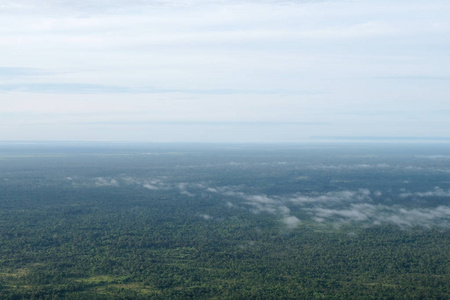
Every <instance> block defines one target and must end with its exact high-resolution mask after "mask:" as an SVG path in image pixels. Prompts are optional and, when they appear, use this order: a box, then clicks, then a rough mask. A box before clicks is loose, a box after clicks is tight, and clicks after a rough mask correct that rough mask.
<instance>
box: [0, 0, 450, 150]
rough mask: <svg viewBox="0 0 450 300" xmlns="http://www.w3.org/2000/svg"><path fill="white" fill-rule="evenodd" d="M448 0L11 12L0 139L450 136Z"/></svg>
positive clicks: (133, 0)
mask: <svg viewBox="0 0 450 300" xmlns="http://www.w3.org/2000/svg"><path fill="white" fill-rule="evenodd" d="M449 49H450V2H449V1H448V0H436V1H429V0H428V1H425V0H409V1H404V0H397V1H387V0H380V1H370V0H354V1H352V0H348V1H347V0H334V1H306V0H305V1H301V0H280V1H271V0H265V1H264V0H261V1H256V0H241V1H237V0H230V1H224V0H208V1H206V0H188V1H181V0H167V1H165V0H153V1H152V0H126V1H125V0H108V1H106V0H85V1H73V0H41V1H32V0H13V1H12V0H0V140H3V141H14V140H20V141H24V140H25V141H27V140H33V141H36V140H37V141H40V140H42V141H136V142H212V143H216V142H236V143H242V142H245V143H247V142H248V143H260V142H282V143H285V142H288V143H291V142H301V141H308V140H311V138H314V137H375V138H380V137H391V138H392V137H415V138H428V139H430V138H431V139H432V138H436V137H441V138H442V137H450V52H449Z"/></svg>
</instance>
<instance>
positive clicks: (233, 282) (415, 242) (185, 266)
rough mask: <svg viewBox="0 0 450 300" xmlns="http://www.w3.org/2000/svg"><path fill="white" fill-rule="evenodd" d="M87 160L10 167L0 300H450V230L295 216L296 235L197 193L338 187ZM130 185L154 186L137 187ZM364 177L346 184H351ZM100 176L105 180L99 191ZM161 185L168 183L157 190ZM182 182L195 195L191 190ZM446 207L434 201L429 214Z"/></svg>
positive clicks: (228, 201) (255, 174) (271, 174)
mask: <svg viewBox="0 0 450 300" xmlns="http://www.w3.org/2000/svg"><path fill="white" fill-rule="evenodd" d="M68 157H70V156H68ZM92 157H93V156H89V155H87V156H86V157H84V158H83V157H81V156H80V155H78V154H77V155H73V156H72V157H70V159H69V158H64V157H61V158H59V160H56V161H55V160H54V159H55V158H33V159H30V160H29V161H28V162H26V163H24V162H23V160H20V159H19V160H16V161H13V160H5V163H4V164H3V165H2V167H1V168H2V174H3V175H2V176H3V177H2V179H1V186H0V188H1V191H2V195H1V199H0V298H2V299H62V298H64V299H449V298H450V259H449V257H450V247H449V246H450V229H448V228H446V227H443V226H431V227H430V226H428V227H422V226H410V227H407V228H406V227H403V228H402V227H399V226H395V225H393V224H391V223H384V224H378V225H373V224H368V223H364V222H359V223H358V222H337V221H336V220H334V219H327V220H325V221H323V222H317V221H314V220H313V219H312V218H311V217H309V218H308V216H310V212H311V210H308V207H306V208H305V207H300V208H298V207H297V208H296V207H294V206H292V207H290V208H291V211H290V213H291V214H292V215H295V216H297V217H299V218H300V219H301V220H302V222H301V223H299V224H297V226H292V227H289V226H286V225H285V224H283V223H282V222H281V221H280V218H281V217H282V216H280V214H279V213H272V212H270V211H269V210H267V211H264V210H262V211H259V212H257V213H255V211H252V210H251V209H249V206H246V204H245V203H244V202H245V201H244V200H239V199H240V198H239V197H241V196H239V195H240V194H238V193H237V192H235V193H234V194H232V195H231V196H228V198H226V197H227V196H226V193H224V194H217V193H210V194H207V193H206V192H205V189H206V187H201V188H202V190H200V187H198V186H199V184H197V186H196V185H195V184H196V182H201V183H202V184H203V185H205V183H211V184H212V183H214V184H215V185H214V186H219V185H221V186H224V183H227V182H228V184H230V182H232V181H238V182H241V183H242V182H244V181H243V180H242V178H243V177H248V178H250V179H248V181H247V182H245V183H246V187H243V188H242V189H244V190H245V191H248V193H253V194H254V193H255V192H256V189H255V187H256V186H259V185H262V184H261V182H266V181H267V184H263V185H264V189H266V190H265V192H266V193H267V190H269V189H270V190H275V189H276V188H277V186H279V187H281V188H282V185H283V183H282V182H285V184H286V185H291V184H292V183H291V182H296V184H298V181H299V180H300V181H301V183H300V184H303V187H302V188H303V189H304V190H306V191H309V190H314V189H317V186H318V185H320V184H321V182H326V180H328V182H331V181H333V180H335V179H338V176H341V175H336V174H334V173H330V172H329V171H327V172H323V174H322V175H320V174H318V171H314V172H309V173H307V172H306V171H305V170H306V169H301V170H300V171H296V172H294V171H295V170H293V169H294V168H298V164H297V165H296V166H292V165H288V166H287V167H286V166H285V165H282V166H280V167H279V168H278V169H277V168H275V167H274V168H272V169H271V168H266V173H263V172H260V171H261V169H258V168H256V167H255V168H253V169H249V170H247V171H245V170H243V169H239V170H231V171H227V170H229V168H230V167H229V166H228V165H226V166H224V167H220V168H219V167H215V168H214V169H211V168H210V169H208V168H207V167H205V166H203V167H198V168H197V169H195V168H188V167H187V166H190V165H191V164H192V162H193V158H192V156H190V157H188V158H184V160H181V159H179V158H177V159H175V158H173V156H172V157H171V158H170V159H168V161H172V159H174V160H175V162H171V163H170V164H169V163H168V162H167V161H164V158H159V165H158V164H157V163H156V161H157V160H155V162H154V163H153V162H152V163H150V162H149V161H148V160H147V161H146V160H145V159H144V158H142V157H140V156H139V157H138V158H136V157H134V156H130V157H127V156H121V157H123V158H121V159H118V158H116V157H114V156H111V157H109V158H108V159H105V160H104V161H101V158H100V161H99V159H98V158H95V159H93V158H92ZM95 157H98V155H96V156H95ZM102 157H103V156H102ZM133 159H136V162H134V161H133ZM146 159H147V158H146ZM264 159H266V160H267V158H264ZM285 159H286V158H285ZM114 160H115V161H116V163H115V164H111V163H110V162H111V161H114ZM80 161H81V162H83V161H84V162H85V163H84V164H81V165H80ZM86 161H90V162H91V164H88V163H86ZM180 165H181V167H180ZM194 165H195V164H194ZM60 166H63V167H62V168H61V167H60ZM281 168H284V169H281ZM286 168H288V169H286ZM289 168H291V169H289ZM283 172H284V174H285V175H283ZM336 172H337V171H336ZM355 172H356V171H355ZM392 172H393V171H392ZM105 174H107V175H105ZM130 174H131V175H133V176H135V177H134V178H150V179H148V180H147V181H142V180H141V179H139V180H141V181H139V184H140V185H137V184H134V183H133V184H132V183H130V182H131V179H130V178H129V177H128V176H129V175H130ZM230 174H235V176H234V177H233V176H231V175H230ZM302 174H303V175H302ZM330 174H331V175H330ZM366 174H368V175H367V176H369V175H370V176H373V178H376V176H375V175H371V174H370V173H368V172H366ZM169 175H170V176H171V177H170V178H168V177H169ZM319 175H320V176H322V177H320V176H319ZM357 175H358V174H356V175H355V173H354V172H353V173H352V174H348V173H347V174H343V175H342V176H341V178H344V179H349V181H350V182H352V184H355V183H354V182H355V181H356V180H358V179H359V178H358V176H357ZM67 176H72V178H69V179H67V178H66V177H67ZM99 176H110V177H108V178H107V179H102V180H99V179H98V178H99ZM138 176H139V177H138ZM158 176H159V177H158ZM387 176H393V177H395V176H394V175H389V174H388V175H387ZM397 176H400V175H397ZM402 176H403V175H402ZM408 176H409V177H410V178H414V177H417V178H419V177H420V174H417V173H414V174H410V175H408ZM439 176H440V177H434V179H433V178H429V179H428V180H429V181H431V183H428V184H429V185H431V187H433V186H434V185H435V184H436V182H437V181H439V184H440V183H441V181H445V180H448V177H447V176H448V175H447V174H441V175H439ZM105 178H106V177H105ZM111 178H121V179H120V180H121V181H119V179H117V181H113V180H112V179H111ZM152 178H163V179H164V178H165V179H164V180H166V181H169V182H170V183H168V184H166V185H162V183H160V182H159V181H157V180H155V179H152ZM270 178H272V180H273V182H272V184H270V182H269V180H270ZM311 178H313V179H314V178H317V180H316V181H311ZM325 178H326V179H325ZM422 178H423V177H422ZM400 179H401V178H400V177H399V178H397V180H398V181H400ZM161 180H162V179H161ZM277 180H278V181H279V184H278V185H276V183H277ZM289 180H292V181H289ZM410 180H411V179H410ZM433 180H434V181H433ZM137 181H138V180H136V179H135V180H134V181H133V182H137ZM124 182H128V183H127V184H125V183H124ZM180 182H181V183H186V182H187V183H189V184H190V187H191V189H190V190H187V189H185V187H184V185H179V183H180ZM305 182H306V183H305ZM308 182H309V183H308ZM145 184H147V187H146V188H144V187H143V186H144V185H145ZM308 184H309V185H308ZM339 184H344V183H339ZM348 184H350V183H348ZM371 184H372V185H376V186H381V185H382V184H381V183H380V182H372V183H371ZM367 185H369V184H367ZM367 185H366V186H367ZM230 186H231V184H230ZM196 188H197V189H199V190H196ZM290 188H291V189H293V188H292V187H290ZM333 188H334V187H333ZM345 188H348V187H345ZM325 192H327V191H325ZM383 193H385V194H388V191H384V190H383ZM229 194H230V193H229ZM236 195H237V196H236ZM277 195H281V194H277ZM233 197H234V198H233ZM390 197H391V196H390ZM273 198H275V197H273ZM373 198H374V199H375V196H373ZM399 199H400V198H399ZM402 199H403V198H402ZM402 199H400V200H401V201H407V200H408V199H409V198H405V199H406V200H405V199H403V200H402ZM400 200H399V201H400ZM239 201H241V203H239ZM345 201H348V200H345ZM374 201H375V200H374ZM380 201H381V200H380ZM444 201H445V199H444V198H442V197H441V198H439V197H438V198H433V200H432V201H431V202H432V203H438V204H439V205H442V203H444ZM321 205H322V204H321ZM333 205H337V204H333ZM340 205H343V204H340ZM395 205H398V203H397V204H395ZM417 205H423V204H421V203H418V204H417ZM250 208H251V207H250ZM264 208H267V207H264Z"/></svg>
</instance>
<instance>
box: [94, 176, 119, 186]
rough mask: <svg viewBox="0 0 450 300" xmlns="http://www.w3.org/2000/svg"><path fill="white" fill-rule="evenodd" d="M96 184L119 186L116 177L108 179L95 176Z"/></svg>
mask: <svg viewBox="0 0 450 300" xmlns="http://www.w3.org/2000/svg"><path fill="white" fill-rule="evenodd" d="M95 185H96V186H119V183H118V182H117V180H116V179H109V178H104V177H97V178H95Z"/></svg>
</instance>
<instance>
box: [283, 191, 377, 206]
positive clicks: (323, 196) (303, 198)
mask: <svg viewBox="0 0 450 300" xmlns="http://www.w3.org/2000/svg"><path fill="white" fill-rule="evenodd" d="M370 195H371V192H370V190H368V189H359V190H357V191H349V190H346V191H337V192H327V193H311V194H310V195H299V196H295V197H291V198H289V199H288V201H289V202H291V203H294V204H306V203H339V202H356V201H371V198H370Z"/></svg>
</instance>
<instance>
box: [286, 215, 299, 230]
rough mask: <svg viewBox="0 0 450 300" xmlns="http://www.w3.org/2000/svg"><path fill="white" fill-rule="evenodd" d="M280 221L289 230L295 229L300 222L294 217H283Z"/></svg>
mask: <svg viewBox="0 0 450 300" xmlns="http://www.w3.org/2000/svg"><path fill="white" fill-rule="evenodd" d="M282 221H283V223H284V224H286V226H287V227H288V228H291V229H293V228H295V227H297V226H298V225H299V224H300V223H301V221H300V220H299V219H298V218H297V217H295V216H287V217H284V218H283V219H282Z"/></svg>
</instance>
